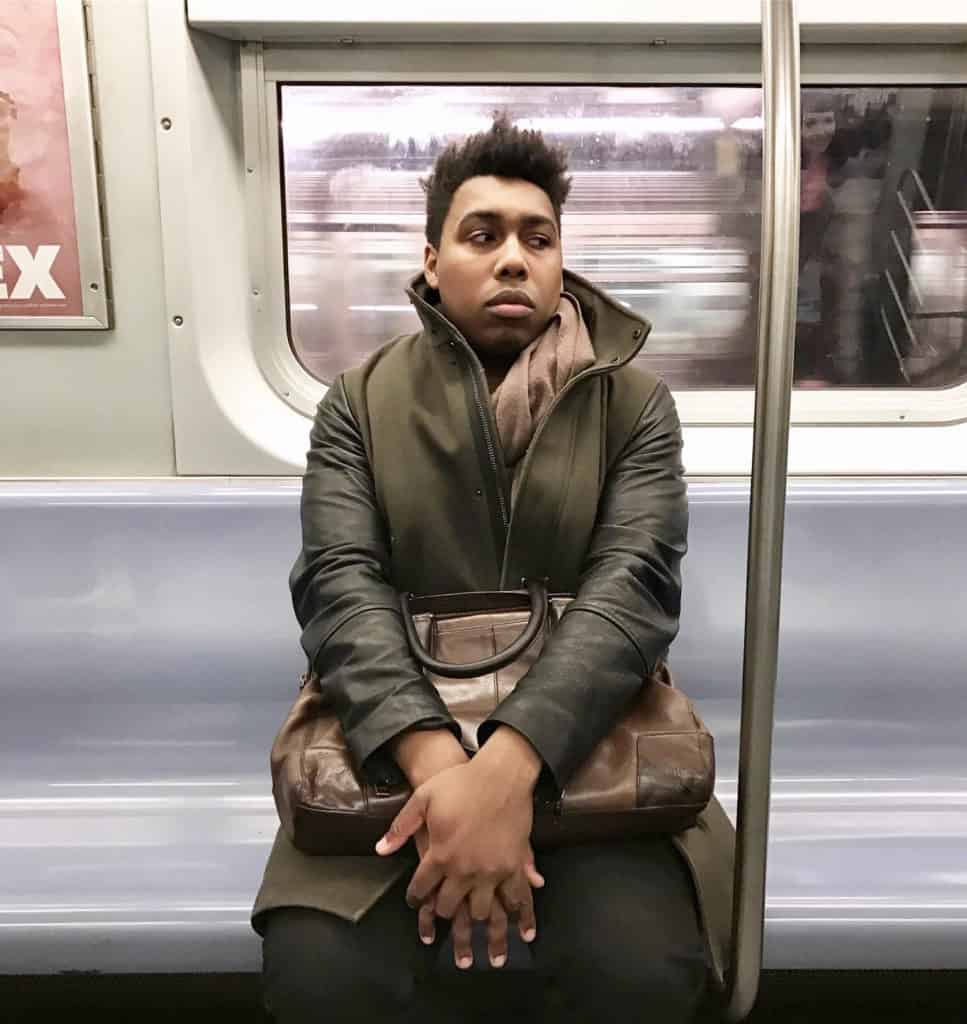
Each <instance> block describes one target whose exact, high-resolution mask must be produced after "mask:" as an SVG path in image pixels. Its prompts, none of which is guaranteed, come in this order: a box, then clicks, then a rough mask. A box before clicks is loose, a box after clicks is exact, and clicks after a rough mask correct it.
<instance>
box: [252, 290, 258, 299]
mask: <svg viewBox="0 0 967 1024" xmlns="http://www.w3.org/2000/svg"><path fill="white" fill-rule="evenodd" d="M252 294H253V295H254V296H255V297H256V298H258V297H259V290H258V288H253V289H252Z"/></svg>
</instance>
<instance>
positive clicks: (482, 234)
mask: <svg viewBox="0 0 967 1024" xmlns="http://www.w3.org/2000/svg"><path fill="white" fill-rule="evenodd" d="M493 237H494V236H493V235H492V234H491V233H490V232H489V231H474V232H473V234H471V235H470V236H469V239H470V241H471V242H489V241H490V240H491V239H492V238H493Z"/></svg>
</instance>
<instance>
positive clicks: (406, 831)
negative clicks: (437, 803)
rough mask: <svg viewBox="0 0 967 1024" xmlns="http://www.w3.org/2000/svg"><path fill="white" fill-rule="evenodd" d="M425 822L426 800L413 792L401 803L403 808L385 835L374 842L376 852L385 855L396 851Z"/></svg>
mask: <svg viewBox="0 0 967 1024" xmlns="http://www.w3.org/2000/svg"><path fill="white" fill-rule="evenodd" d="M425 822H426V801H425V798H424V797H422V796H418V795H417V794H416V793H414V794H413V795H412V796H411V797H410V798H409V800H407V801H406V803H405V804H404V805H403V809H402V810H401V811H400V813H399V814H397V815H396V817H395V818H394V819H393V823H392V824H391V825H390V827H389V828H388V829H387V830H386V835H384V836H383V838H382V839H380V841H379V842H378V843H377V844H376V852H377V853H378V854H380V855H381V856H386V855H387V854H390V853H396V851H397V850H398V849H399V848H400V847H401V846H403V844H404V843H405V842H406V841H407V840H408V839H409V838H410V836H412V835H415V834H416V833H417V832H418V831H419V830H420V829H421V828H422V827H423V825H424V823H425Z"/></svg>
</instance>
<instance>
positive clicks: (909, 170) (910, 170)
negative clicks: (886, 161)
mask: <svg viewBox="0 0 967 1024" xmlns="http://www.w3.org/2000/svg"><path fill="white" fill-rule="evenodd" d="M907 177H909V178H910V179H911V180H912V181H913V184H914V185H916V186H917V191H918V192H919V193H920V198H921V199H922V200H923V205H924V206H925V207H926V208H927V209H928V210H930V211H931V212H932V211H933V210H934V205H933V200H932V199H931V198H930V193H929V192H928V191H927V186H926V185H924V183H923V178H921V177H920V172H919V171H918V170H917V169H916V168H915V167H905V168H904V169H903V173H902V174H901V175H900V178H899V180H898V181H897V183H896V190H897V192H899V193H902V191H903V186H904V184H905V183H906V180H907Z"/></svg>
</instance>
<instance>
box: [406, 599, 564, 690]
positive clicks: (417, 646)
mask: <svg viewBox="0 0 967 1024" xmlns="http://www.w3.org/2000/svg"><path fill="white" fill-rule="evenodd" d="M522 582H523V583H524V586H525V587H526V588H527V595H528V597H529V598H530V618H529V619H528V620H527V625H526V626H525V627H524V632H523V633H521V635H520V636H519V637H518V638H517V639H516V640H515V641H514V642H513V643H512V644H511V645H510V646H509V647H506V648H504V650H502V651H500V652H498V653H497V654H494V655H492V656H491V657H489V658H484V659H483V660H482V661H475V662H471V663H470V664H467V665H455V664H452V663H450V662H447V661H437V659H436V658H434V657H433V655H431V654H430V653H429V651H427V650H426V648H425V647H424V646H423V644H422V643H420V638H419V637H418V636H417V635H416V626H415V625H414V623H413V613H412V612H411V611H410V597H411V595H410V594H400V610H401V611H402V612H403V629H404V630H405V631H406V639H407V642H408V643H409V645H410V650H411V651H412V652H413V657H415V658H416V660H417V661H418V662H419V663H420V664H421V665H422V666H423V667H424V668H425V669H427V671H429V672H432V673H433V674H434V675H437V676H444V677H446V678H448V679H472V678H473V677H474V676H482V675H486V674H487V673H488V672H496V671H497V670H498V669H502V668H506V667H507V666H508V665H509V664H510V663H511V662H512V661H515V660H516V659H517V658H519V657H520V655H521V654H523V653H524V651H526V650H527V648H528V647H530V645H531V644H532V643H533V642H534V640H535V638H536V637H537V634H538V633H540V631H541V630H542V629H543V628H544V623H545V622H546V621H547V583H546V582H545V581H544V580H523V581H522ZM483 610H485V609H481V611H483ZM489 610H493V609H489Z"/></svg>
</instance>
